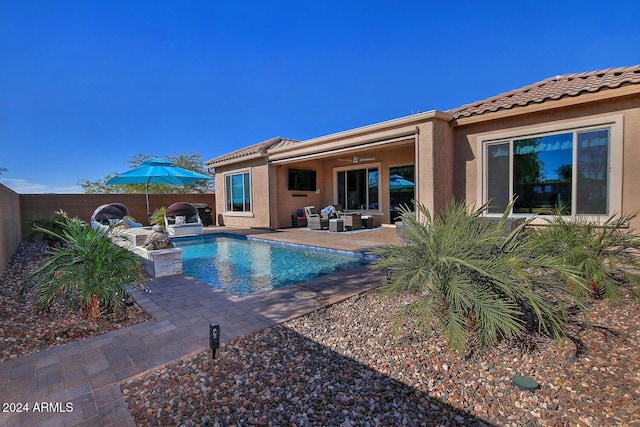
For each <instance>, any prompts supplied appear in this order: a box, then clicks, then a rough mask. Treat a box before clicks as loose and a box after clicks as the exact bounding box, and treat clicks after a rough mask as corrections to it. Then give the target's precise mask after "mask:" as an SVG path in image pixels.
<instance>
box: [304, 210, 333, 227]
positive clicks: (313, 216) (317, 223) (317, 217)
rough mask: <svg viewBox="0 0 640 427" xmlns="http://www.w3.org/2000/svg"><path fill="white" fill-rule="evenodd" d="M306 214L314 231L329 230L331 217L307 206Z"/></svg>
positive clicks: (308, 223) (308, 222)
mask: <svg viewBox="0 0 640 427" xmlns="http://www.w3.org/2000/svg"><path fill="white" fill-rule="evenodd" d="M304 213H305V215H306V217H307V225H308V226H309V228H310V229H312V230H328V229H329V217H328V216H326V215H324V214H322V213H318V212H317V211H316V207H315V206H305V207H304Z"/></svg>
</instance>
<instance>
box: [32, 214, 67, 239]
mask: <svg viewBox="0 0 640 427" xmlns="http://www.w3.org/2000/svg"><path fill="white" fill-rule="evenodd" d="M61 219H62V215H61V212H55V214H54V215H51V216H47V217H45V216H34V217H32V218H31V220H30V221H29V223H30V225H31V227H30V229H29V231H27V233H26V236H25V239H27V240H33V239H40V238H42V240H44V241H45V242H47V243H48V244H49V246H53V245H55V244H57V243H58V244H59V243H62V241H61V240H60V239H58V237H57V236H58V235H59V234H60V232H61V231H62V224H61V222H60V220H61ZM42 228H44V229H47V230H49V231H53V232H54V233H43V232H42V231H40V229H42Z"/></svg>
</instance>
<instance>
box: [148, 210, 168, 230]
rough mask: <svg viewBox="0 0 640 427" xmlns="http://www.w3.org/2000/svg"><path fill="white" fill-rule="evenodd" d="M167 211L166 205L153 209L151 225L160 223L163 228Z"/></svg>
mask: <svg viewBox="0 0 640 427" xmlns="http://www.w3.org/2000/svg"><path fill="white" fill-rule="evenodd" d="M166 211H167V208H165V207H164V206H163V207H161V208H158V209H156V210H155V211H153V213H152V214H151V225H153V224H159V225H160V226H162V228H164V213H165V212H166Z"/></svg>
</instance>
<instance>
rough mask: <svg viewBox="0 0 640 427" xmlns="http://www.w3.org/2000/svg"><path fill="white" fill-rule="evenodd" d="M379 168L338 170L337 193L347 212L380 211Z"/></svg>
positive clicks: (339, 201)
mask: <svg viewBox="0 0 640 427" xmlns="http://www.w3.org/2000/svg"><path fill="white" fill-rule="evenodd" d="M379 185H380V184H379V181H378V168H377V167H366V168H359V169H346V170H338V171H337V172H336V186H337V188H336V193H337V200H338V203H339V204H341V205H342V206H343V207H344V209H345V210H361V211H362V210H378V209H379V202H378V195H379V193H380V192H379Z"/></svg>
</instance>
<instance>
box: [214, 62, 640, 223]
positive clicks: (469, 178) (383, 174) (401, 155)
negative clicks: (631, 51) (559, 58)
mask: <svg viewBox="0 0 640 427" xmlns="http://www.w3.org/2000/svg"><path fill="white" fill-rule="evenodd" d="M637 162H638V163H637ZM639 163H640V65H637V66H630V67H622V68H612V69H607V70H601V71H593V72H586V73H579V74H568V75H563V76H557V77H551V78H548V79H546V80H543V81H540V82H538V83H534V84H531V85H529V86H525V87H522V88H520V89H515V90H513V91H510V92H507V93H503V94H500V95H496V96H494V97H491V98H488V99H485V100H483V101H478V102H474V103H471V104H468V105H463V106H461V107H459V108H456V109H453V110H448V111H438V110H433V111H428V112H424V113H419V114H413V115H410V116H406V117H401V118H397V119H394V120H389V121H385V122H381V123H375V124H372V125H368V126H363V127H359V128H355V129H349V130H345V131H343V132H338V133H334V134H331V135H325V136H320V137H317V138H313V139H309V140H305V141H296V140H290V139H285V138H273V139H269V140H267V141H264V142H261V143H258V144H255V145H252V146H249V147H247V148H244V149H242V150H238V151H234V152H232V153H229V154H226V155H223V156H220V157H217V158H214V159H211V160H209V161H207V162H206V167H207V169H209V170H210V171H211V172H214V173H215V179H216V189H217V190H216V193H217V197H216V211H217V212H218V218H217V222H218V224H220V225H230V226H244V227H261V228H274V229H276V228H285V227H290V226H291V215H293V214H294V213H295V212H296V210H297V209H300V208H302V207H303V206H309V205H314V206H316V207H318V208H322V207H324V206H327V205H330V204H336V203H337V204H341V205H342V206H343V207H344V209H345V210H347V211H357V212H362V213H363V214H367V215H372V216H374V217H375V218H376V223H377V224H391V223H393V222H394V220H395V217H396V215H397V207H398V205H400V204H406V203H408V202H410V200H412V199H415V200H418V201H419V202H421V203H423V204H424V205H425V206H427V207H428V208H429V209H430V210H431V211H432V212H435V213H438V212H439V211H441V210H442V209H443V208H444V207H445V206H447V205H448V204H449V203H450V201H451V200H452V198H456V199H457V200H464V201H465V202H466V203H469V204H475V205H476V206H480V205H482V204H483V203H485V202H487V201H489V200H490V201H491V208H490V209H489V213H488V215H498V214H500V213H502V211H503V210H504V207H505V206H506V205H507V203H508V201H509V200H510V198H511V197H512V195H514V194H517V195H518V201H517V204H516V205H515V207H514V209H513V212H512V215H513V216H520V215H532V214H534V213H537V212H541V211H544V210H546V209H548V208H550V207H553V206H555V205H557V204H558V203H560V202H562V203H563V205H564V206H565V207H566V209H567V214H568V215H588V216H592V217H594V218H604V217H606V216H608V215H610V214H613V213H620V212H625V213H631V212H636V211H640V164H639ZM632 226H633V227H634V228H638V226H640V222H637V223H635V224H632Z"/></svg>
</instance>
